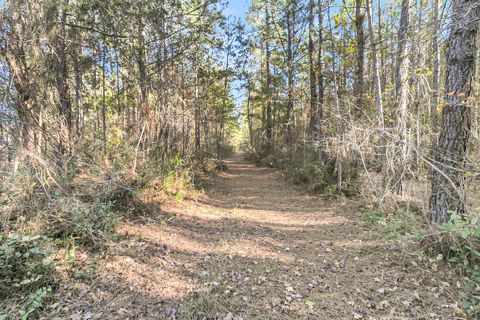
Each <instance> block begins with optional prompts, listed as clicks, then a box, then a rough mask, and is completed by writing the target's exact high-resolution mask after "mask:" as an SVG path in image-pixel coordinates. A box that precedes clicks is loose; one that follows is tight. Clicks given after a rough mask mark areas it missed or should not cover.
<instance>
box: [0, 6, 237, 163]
mask: <svg viewBox="0 0 480 320" xmlns="http://www.w3.org/2000/svg"><path fill="white" fill-rule="evenodd" d="M225 20H226V18H225V17H224V16H223V15H222V14H221V7H220V5H218V4H216V3H215V2H213V1H197V0H192V1H182V2H176V1H162V2H158V1H152V0H142V1H120V2H119V1H109V0H108V1H96V0H88V1H74V0H40V1H36V0H35V1H33V0H22V1H10V0H7V1H6V2H5V4H4V8H2V10H1V20H0V23H1V30H2V32H1V38H0V53H1V56H0V64H1V65H2V66H4V67H5V69H3V70H5V74H4V77H2V78H1V80H0V86H1V88H2V91H3V92H5V93H6V96H7V97H11V98H12V99H6V100H5V101H4V102H2V103H4V104H2V106H1V107H2V110H3V111H2V115H1V118H0V122H1V125H2V128H3V129H4V130H5V132H6V133H8V136H9V137H11V138H12V139H9V140H8V141H9V142H8V148H7V149H6V152H7V153H8V154H9V155H13V156H10V158H11V159H17V160H18V159H19V157H17V156H15V155H20V154H24V155H25V157H24V160H27V158H26V157H30V156H33V155H35V157H36V158H45V159H54V160H55V161H54V163H56V164H58V165H60V166H59V168H60V167H62V168H66V166H64V164H66V163H67V162H72V161H74V157H72V155H75V154H76V155H78V154H79V152H80V153H82V152H87V153H89V154H90V156H92V155H94V157H95V158H96V157H97V156H101V158H103V160H109V161H111V160H113V159H117V160H118V159H122V161H129V160H132V161H133V162H132V163H134V166H133V168H136V167H137V162H138V161H140V159H141V162H142V163H147V162H148V161H147V159H149V158H155V159H163V158H167V157H169V156H170V155H172V154H176V153H180V154H182V155H183V156H191V155H193V154H195V155H200V154H203V153H209V152H218V151H219V149H221V148H222V147H223V145H224V144H226V143H227V140H228V139H229V134H230V133H231V132H233V131H232V130H235V127H236V123H235V120H234V118H233V117H234V102H233V100H232V97H231V93H230V90H231V85H232V82H233V81H234V79H235V78H236V74H235V73H234V72H232V70H234V68H233V67H234V66H235V65H236V63H232V61H233V60H234V59H233V56H234V55H235V54H236V52H237V51H238V50H239V49H240V48H239V47H238V45H240V44H239V43H238V39H237V38H238V36H237V35H238V34H239V32H238V28H237V25H233V24H231V23H225ZM227 29H228V30H227ZM222 30H227V31H224V32H225V34H229V35H230V39H225V38H223V36H222V35H221V34H220V33H219V32H223V31H222ZM224 41H225V42H226V43H223V42H224ZM215 55H217V56H219V57H224V56H225V57H226V63H225V61H222V59H214V58H213V57H214V56H215ZM240 59H241V56H239V55H238V56H237V60H240ZM238 63H240V61H238ZM10 79H11V83H12V84H13V86H10ZM10 110H11V111H12V112H13V118H12V119H10V118H9V117H10V115H11V113H10ZM3 143H6V142H3ZM99 150H102V152H98V151H99ZM117 157H119V158H117ZM30 159H33V158H30ZM137 160H138V161H137ZM115 161H116V160H115ZM20 162H22V161H20ZM27 162H28V161H26V162H25V163H24V164H26V163H27Z"/></svg>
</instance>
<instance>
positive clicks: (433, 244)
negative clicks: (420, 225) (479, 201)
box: [422, 212, 480, 318]
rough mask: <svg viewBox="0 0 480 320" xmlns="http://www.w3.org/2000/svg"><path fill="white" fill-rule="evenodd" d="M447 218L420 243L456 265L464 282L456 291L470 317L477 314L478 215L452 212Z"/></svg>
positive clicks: (479, 309) (479, 269) (479, 308)
mask: <svg viewBox="0 0 480 320" xmlns="http://www.w3.org/2000/svg"><path fill="white" fill-rule="evenodd" d="M450 217H451V218H450V221H449V222H447V223H443V224H441V225H440V226H438V227H436V228H435V230H434V231H433V232H429V234H428V236H423V237H422V244H423V245H424V247H426V248H427V250H430V251H433V254H435V255H437V256H440V257H442V259H445V260H446V261H448V262H449V263H452V264H455V265H456V266H458V267H459V268H460V270H461V272H462V275H463V279H464V283H463V289H462V291H461V292H460V295H461V297H462V299H463V301H464V305H463V307H464V310H466V311H467V313H468V314H469V315H471V316H472V317H474V318H478V317H480V296H479V295H478V292H479V291H480V267H479V264H480V224H479V218H480V215H478V214H477V215H472V216H470V217H462V216H460V215H459V214H457V213H454V212H452V213H451V216H450Z"/></svg>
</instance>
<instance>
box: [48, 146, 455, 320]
mask: <svg viewBox="0 0 480 320" xmlns="http://www.w3.org/2000/svg"><path fill="white" fill-rule="evenodd" d="M227 164H228V170H227V171H226V172H224V173H220V174H219V175H218V176H217V177H215V178H213V181H211V185H212V186H211V187H209V188H207V190H206V192H205V195H204V196H202V197H200V199H198V200H197V201H188V202H184V203H180V204H178V203H177V204H173V205H168V206H164V207H162V208H159V210H158V215H155V216H150V217H149V218H143V219H138V220H136V221H132V220H128V221H124V222H122V224H121V226H120V228H119V230H118V233H119V240H118V241H116V242H115V243H113V244H112V245H111V247H110V248H109V250H107V254H106V255H105V256H103V257H102V258H101V259H100V260H99V262H98V264H97V265H96V272H95V273H94V275H93V276H92V277H90V278H87V279H85V280H82V279H81V278H80V279H79V280H76V282H71V283H70V284H65V287H64V288H62V289H61V290H60V293H59V294H58V296H57V298H58V299H59V300H58V302H57V303H55V304H54V305H53V306H51V307H50V308H49V309H48V310H47V313H46V316H45V318H46V319H77V320H78V319H224V320H233V319H237V320H240V319H454V318H455V314H456V312H458V306H457V305H456V304H455V301H456V300H457V299H458V298H457V295H456V294H457V291H458V288H457V284H456V283H455V280H454V279H455V276H454V275H453V274H452V271H450V270H449V269H448V268H445V267H443V266H442V265H437V264H436V263H433V264H431V266H430V267H429V269H425V266H422V267H419V266H414V265H413V264H412V263H411V257H408V256H407V255H404V254H402V252H399V251H397V250H393V249H392V247H391V246H389V245H387V244H386V242H385V240H384V238H383V236H382V235H381V234H380V232H379V231H376V230H375V229H374V227H372V226H369V225H366V224H365V223H364V222H362V219H361V213H360V212H359V210H358V208H359V203H357V202H355V201H353V200H347V199H344V198H338V199H335V200H326V199H324V198H322V197H320V196H312V195H311V194H307V193H305V192H304V191H301V190H300V188H299V187H295V186H292V185H290V184H289V183H287V182H286V181H285V180H284V179H283V178H282V177H281V176H280V174H279V173H278V172H276V171H275V170H273V169H269V168H263V167H257V166H255V165H254V164H252V163H249V162H247V161H245V160H243V158H242V155H241V154H235V155H233V156H232V157H231V158H229V159H227ZM86 259H87V260H88V258H86ZM86 264H88V261H87V262H86ZM85 272H86V271H85Z"/></svg>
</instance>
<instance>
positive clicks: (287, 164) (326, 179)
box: [245, 149, 359, 198]
mask: <svg viewBox="0 0 480 320" xmlns="http://www.w3.org/2000/svg"><path fill="white" fill-rule="evenodd" d="M245 157H246V159H248V160H250V161H253V162H255V163H258V164H260V165H264V166H269V167H272V168H276V169H279V170H280V171H281V173H282V174H283V176H284V177H285V179H286V180H287V181H290V182H291V183H293V184H296V185H302V186H306V188H307V190H308V191H309V192H315V193H321V194H324V195H326V196H327V197H330V198H335V197H337V196H347V197H350V196H354V195H356V194H358V192H359V185H358V179H357V173H356V171H355V170H353V165H352V164H350V163H349V164H348V166H346V170H344V171H343V172H342V181H341V182H340V183H339V179H338V171H337V169H336V167H335V160H334V159H333V158H329V159H327V161H326V162H325V163H324V164H322V163H320V162H319V161H318V160H317V159H316V156H315V153H314V152H313V151H311V150H308V149H302V150H296V151H295V152H294V153H293V154H292V153H291V152H289V151H286V150H283V151H276V152H275V153H274V154H267V153H265V152H261V151H260V152H258V151H255V150H253V149H247V150H246V152H245Z"/></svg>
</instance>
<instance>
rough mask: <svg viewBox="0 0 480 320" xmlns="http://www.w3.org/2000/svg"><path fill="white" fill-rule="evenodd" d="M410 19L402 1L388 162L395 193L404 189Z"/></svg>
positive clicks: (400, 192)
mask: <svg viewBox="0 0 480 320" xmlns="http://www.w3.org/2000/svg"><path fill="white" fill-rule="evenodd" d="M409 21H410V0H403V1H402V10H401V14H400V27H399V29H398V39H397V65H396V69H395V93H396V104H397V115H396V136H397V141H395V152H394V154H395V156H394V159H392V161H393V162H392V163H390V164H389V165H390V167H391V171H392V175H391V177H389V179H390V187H391V188H392V189H393V190H394V191H395V193H397V194H402V193H403V191H404V180H405V177H404V176H405V169H406V166H407V165H408V164H407V152H408V148H407V108H408V91H409V90H408V79H409V76H408V71H409V70H408V68H409V57H408V55H409V53H410V43H409V39H408V28H409Z"/></svg>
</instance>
